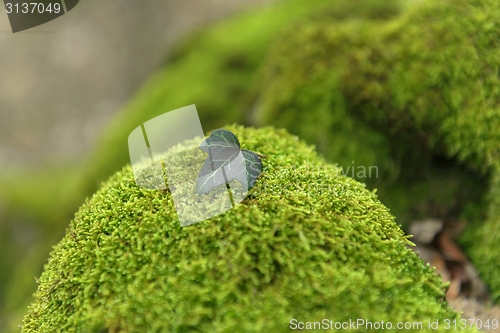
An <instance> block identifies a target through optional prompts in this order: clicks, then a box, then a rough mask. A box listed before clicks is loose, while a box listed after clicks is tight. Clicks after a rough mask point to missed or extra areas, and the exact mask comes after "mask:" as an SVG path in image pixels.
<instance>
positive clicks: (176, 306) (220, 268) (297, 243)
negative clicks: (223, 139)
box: [23, 125, 458, 332]
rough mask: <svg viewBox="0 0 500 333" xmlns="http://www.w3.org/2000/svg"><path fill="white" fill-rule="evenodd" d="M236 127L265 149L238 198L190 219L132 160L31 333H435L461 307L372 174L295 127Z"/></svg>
mask: <svg viewBox="0 0 500 333" xmlns="http://www.w3.org/2000/svg"><path fill="white" fill-rule="evenodd" d="M227 129H229V130H231V131H232V132H234V133H235V134H236V136H237V137H238V138H239V139H240V142H241V144H242V148H244V149H249V150H254V151H259V152H261V153H263V154H266V155H267V158H266V159H265V160H264V170H263V173H262V176H261V177H260V178H259V179H258V181H257V183H256V185H255V187H254V188H253V189H252V190H251V191H250V193H249V196H248V197H247V198H246V199H245V200H244V201H243V202H242V203H241V204H239V205H237V206H236V207H235V208H234V209H232V210H230V211H228V212H226V213H225V214H223V215H219V216H217V217H214V218H212V219H210V220H208V221H203V222H200V223H197V224H194V225H192V226H190V227H184V228H182V227H180V225H179V223H178V221H177V218H176V213H175V210H174V207H173V201H172V199H171V196H170V193H169V192H168V191H153V190H146V189H142V188H139V187H137V186H136V184H135V182H134V178H133V175H132V172H131V169H130V167H129V166H127V167H125V168H124V169H123V170H122V171H121V172H118V173H117V174H115V175H114V176H113V177H111V179H109V180H108V181H107V182H106V183H105V184H104V185H103V187H102V188H101V189H100V190H99V191H98V192H97V193H96V194H95V195H94V196H93V197H92V198H91V199H89V200H87V201H86V202H85V204H84V205H83V206H82V207H81V208H80V210H79V212H78V213H77V214H76V216H75V219H74V220H73V221H71V223H70V225H69V227H68V229H67V231H66V235H65V237H64V238H63V240H62V241H61V242H60V243H59V244H58V245H57V246H56V247H55V248H54V251H53V252H52V253H51V256H50V259H49V262H48V264H47V265H46V266H45V270H44V273H43V274H42V276H41V277H40V280H39V288H38V291H37V293H36V295H35V302H34V303H33V304H32V306H31V307H30V310H29V314H28V315H27V316H26V317H25V320H24V323H25V324H24V328H23V332H55V331H64V332H75V331H76V332H92V331H100V330H107V331H110V332H155V331H168V332H285V331H288V330H289V327H290V326H289V325H290V320H291V319H292V318H296V319H297V320H299V321H319V320H322V319H323V318H329V319H331V320H334V321H349V319H353V318H365V319H366V320H371V321H382V320H384V321H385V322H387V321H393V322H394V323H395V322H397V321H402V322H410V321H422V322H424V330H423V331H425V328H426V326H425V324H427V322H428V320H429V319H431V320H435V319H439V320H443V319H445V318H449V319H454V318H458V316H457V315H456V314H455V313H453V311H451V310H450V309H448V308H447V307H446V304H445V302H444V301H443V299H444V289H443V285H442V281H441V279H440V278H439V277H438V276H437V275H435V274H434V271H433V269H431V268H430V267H429V266H428V265H425V264H424V263H423V262H422V261H421V260H420V259H419V258H418V256H417V255H416V254H415V253H414V252H413V251H411V250H410V249H408V248H407V244H409V242H408V240H407V236H405V235H404V233H403V232H402V230H401V229H400V228H399V227H398V226H397V225H396V224H395V223H394V217H393V216H392V215H391V214H390V213H389V211H388V209H387V208H385V207H384V206H383V205H382V204H381V203H380V201H379V200H378V199H377V197H376V195H375V194H374V193H372V192H370V191H368V190H366V189H365V185H363V184H361V183H358V182H356V181H355V180H353V179H351V178H349V177H345V176H342V175H340V174H339V169H338V168H337V167H336V166H333V165H329V164H326V163H325V162H324V161H323V160H322V159H321V158H319V157H318V156H317V155H316V153H315V152H314V150H313V148H312V147H308V146H306V145H305V144H304V143H302V142H300V141H299V140H298V139H297V138H296V137H294V136H291V135H289V134H288V133H287V132H285V131H284V130H274V129H273V128H263V129H258V130H256V129H251V128H244V127H241V126H234V125H233V126H228V127H227ZM359 331H367V330H366V329H364V328H359ZM417 331H422V330H417ZM442 331H444V330H442Z"/></svg>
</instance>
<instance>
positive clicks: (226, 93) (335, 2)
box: [0, 0, 399, 331]
mask: <svg viewBox="0 0 500 333" xmlns="http://www.w3.org/2000/svg"><path fill="white" fill-rule="evenodd" d="M398 3H399V1H398V0H394V1H393V0H363V1H356V2H353V1H350V0H316V1H314V2H304V1H302V0H286V1H277V2H276V3H273V4H272V5H270V6H266V7H265V8H262V9H253V10H250V11H248V12H245V13H241V14H239V15H236V16H234V17H231V18H228V19H224V20H221V21H219V22H217V23H216V24H212V25H210V26H207V27H202V29H199V31H196V32H194V33H193V34H191V36H190V37H189V38H187V39H186V40H184V41H182V42H181V43H180V45H178V47H177V50H176V51H175V53H174V54H173V55H171V56H169V58H168V60H166V63H165V68H163V69H161V70H160V71H159V72H158V73H156V74H155V75H153V76H152V77H151V79H150V80H149V81H148V82H147V83H146V84H145V85H144V86H143V87H142V88H141V89H140V91H139V92H138V94H137V96H135V97H134V98H133V99H132V100H131V102H130V103H129V105H128V106H127V107H126V108H125V109H124V110H123V112H120V114H118V115H117V117H116V118H115V119H114V121H113V122H112V123H111V124H110V126H108V127H107V128H106V129H105V131H103V135H102V138H101V139H99V140H97V144H96V146H95V149H94V150H93V152H92V154H90V155H89V156H85V158H84V161H82V163H81V164H79V165H78V166H75V165H58V166H55V167H53V168H47V169H43V170H39V169H37V170H31V169H29V170H16V173H15V174H13V173H9V174H5V173H3V174H2V175H0V187H1V189H2V191H1V192H2V193H0V195H1V196H4V199H5V201H6V203H7V204H8V206H7V208H8V209H9V215H8V216H7V217H6V218H5V219H4V224H2V226H5V228H4V229H5V230H10V229H11V227H10V226H11V225H12V226H17V225H19V220H21V219H22V220H27V222H26V228H27V229H30V230H35V231H37V232H39V237H38V238H37V239H36V240H35V241H33V242H32V243H31V247H29V248H23V249H16V250H15V253H17V254H18V255H17V257H16V258H12V257H9V258H5V259H4V258H2V257H0V266H1V267H2V272H4V277H2V275H1V274H0V295H4V292H5V297H6V301H5V307H6V311H7V312H8V315H9V316H10V317H11V318H9V320H8V321H9V327H11V328H12V331H15V330H16V329H17V326H18V325H19V321H20V319H19V318H20V317H19V316H17V315H16V314H15V312H19V311H21V312H24V308H25V306H26V305H27V304H28V303H29V301H30V299H31V297H30V295H31V294H32V292H33V290H34V288H35V287H36V286H35V284H34V282H33V278H32V277H33V276H38V275H39V274H40V271H41V269H42V266H43V262H44V260H45V258H46V256H47V254H48V252H49V251H50V249H51V245H52V244H54V243H55V242H57V241H58V240H60V238H61V237H62V235H63V232H64V228H65V227H66V224H67V221H68V220H69V219H71V217H72V216H73V215H74V212H75V211H76V209H77V208H78V206H79V204H80V203H81V202H82V201H83V200H84V198H85V197H86V196H89V195H91V194H92V193H94V192H95V191H96V189H97V187H98V186H99V184H100V183H101V182H102V181H103V180H105V179H107V178H108V177H109V176H110V175H111V174H113V173H114V172H116V171H118V170H120V169H121V167H122V166H123V165H124V164H125V163H127V161H128V160H129V156H128V151H127V147H126V144H124V143H125V142H126V141H127V137H128V135H129V134H130V132H131V131H132V130H133V129H134V128H135V127H136V126H137V124H140V123H142V122H144V121H146V120H149V119H151V118H153V117H155V116H158V115H160V114H162V113H164V112H167V111H170V110H173V109H176V108H179V107H183V106H186V105H190V104H193V103H194V104H196V105H197V107H198V111H199V113H200V117H201V120H202V123H203V126H204V128H205V130H211V129H215V128H217V127H220V126H222V125H224V124H226V123H232V122H238V123H245V122H246V113H247V111H248V110H250V109H252V106H253V105H254V103H255V100H256V98H257V96H258V95H259V94H260V93H259V89H260V88H259V73H260V70H259V68H260V66H261V65H262V63H263V61H264V59H265V55H266V53H267V51H268V49H269V47H270V46H271V45H272V44H273V43H274V42H273V40H274V38H275V36H277V35H278V34H279V32H281V31H283V30H284V29H285V28H286V27H287V26H288V25H290V24H291V23H292V22H297V21H302V20H309V19H311V17H312V19H314V20H318V19H321V20H323V21H330V22H335V21H342V20H348V19H351V18H353V17H356V18H365V17H371V18H379V19H383V18H387V17H389V16H393V15H395V14H396V13H397V12H398V10H399V7H398ZM26 215H27V216H28V217H29V218H25V216H26ZM7 226H8V227H7ZM0 247H2V248H3V249H5V250H4V252H5V253H11V252H12V248H13V246H12V244H11V243H10V242H5V243H4V244H3V245H0ZM12 259H15V260H12ZM15 263H18V264H17V268H16V267H14V265H15ZM6 280H8V281H6ZM4 286H5V287H4ZM0 297H2V296H0ZM0 307H1V305H0ZM2 312H3V311H2V309H1V308H0V317H2ZM0 322H1V320H0ZM1 329H2V327H1V323H0V330H1Z"/></svg>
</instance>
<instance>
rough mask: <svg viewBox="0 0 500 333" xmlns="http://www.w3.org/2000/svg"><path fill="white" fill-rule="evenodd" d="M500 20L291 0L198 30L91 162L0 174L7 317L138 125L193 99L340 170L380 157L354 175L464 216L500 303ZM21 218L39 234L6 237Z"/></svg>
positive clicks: (463, 1) (419, 211) (490, 15)
mask: <svg viewBox="0 0 500 333" xmlns="http://www.w3.org/2000/svg"><path fill="white" fill-rule="evenodd" d="M499 18H500V4H499V3H497V2H495V1H492V0H440V1H437V0H422V1H418V0H414V1H410V0H408V1H403V0H401V1H397V0H393V1H387V0H359V1H347V0H318V1H315V2H313V3H309V2H304V1H298V0H289V1H281V2H279V3H277V4H275V5H273V6H270V7H267V8H265V9H262V10H259V11H252V12H248V13H245V14H241V15H238V16H237V17H234V18H231V19H229V20H225V21H223V22H219V23H217V24H214V25H212V26H211V27H209V28H205V29H203V30H200V31H197V32H194V33H192V34H191V35H190V36H189V37H187V38H186V39H185V40H184V41H183V42H181V43H180V44H179V45H178V47H177V48H176V50H175V52H173V54H171V55H170V56H169V57H168V59H167V61H166V62H165V66H164V68H163V69H162V70H160V71H159V72H158V73H157V74H155V75H154V76H153V77H151V78H150V79H149V81H148V82H146V83H145V84H144V86H143V87H142V88H141V89H140V91H139V92H138V94H137V95H136V96H135V97H134V98H133V99H132V100H131V101H130V103H129V105H128V106H127V107H126V108H125V109H124V110H123V111H122V112H121V113H120V114H118V115H117V116H116V117H115V119H114V121H112V122H111V124H110V125H109V126H108V127H107V129H106V130H105V131H104V133H103V134H102V137H101V138H100V140H99V141H98V144H97V145H96V146H95V149H94V150H93V152H92V154H91V155H90V156H89V157H88V158H87V159H86V161H85V162H84V163H82V164H80V165H78V166H75V165H64V166H59V167H54V168H47V169H44V170H38V171H31V170H30V171H26V170H19V171H18V172H16V174H13V173H10V174H8V175H0V186H1V188H2V195H3V196H4V200H5V202H6V203H7V206H6V207H4V209H3V210H1V211H2V212H3V214H4V215H5V216H1V217H0V218H1V219H2V221H3V223H2V224H1V225H0V228H3V229H4V230H0V235H2V236H1V237H3V239H1V241H2V243H1V245H0V246H1V247H2V252H1V253H2V255H1V257H0V265H1V266H0V267H2V269H1V270H0V279H1V281H0V293H1V294H0V295H1V298H3V299H5V309H4V313H7V314H8V316H9V318H10V322H11V323H19V321H20V318H21V316H22V315H24V314H25V312H26V305H27V304H28V303H29V302H30V301H31V294H32V292H33V291H34V290H35V288H36V285H35V282H34V280H33V277H34V276H39V274H40V272H41V269H42V265H43V264H44V262H45V261H46V258H47V255H48V252H49V251H50V248H51V246H52V245H53V244H55V243H56V242H57V241H58V240H59V239H60V238H61V237H62V235H63V232H64V230H65V227H66V226H67V224H68V221H70V220H71V218H72V216H73V215H74V213H75V211H76V209H77V208H78V206H79V205H80V204H81V203H82V202H83V201H84V198H85V197H87V196H89V195H91V194H92V193H93V192H94V191H95V190H96V189H97V188H98V187H99V185H100V183H101V182H102V181H104V180H105V179H107V177H109V175H111V174H112V173H113V172H115V171H116V170H119V169H121V167H122V166H123V165H124V164H126V163H127V162H128V151H127V136H128V134H129V133H130V131H131V130H132V129H134V128H135V127H136V126H137V125H138V124H140V123H142V122H144V121H146V120H148V119H151V118H153V117H155V116H157V115H160V114H162V113H164V112H167V111H170V110H173V109H176V108H179V107H182V106H186V105H190V104H196V106H197V109H198V111H199V114H200V117H201V121H202V124H203V126H204V129H205V130H206V131H208V130H213V129H215V128H217V127H220V126H223V125H224V124H227V123H232V122H237V123H241V124H246V125H255V126H262V125H267V124H271V125H274V126H282V127H285V128H287V129H288V130H289V131H290V132H291V133H293V134H297V135H299V136H300V137H302V138H303V139H305V140H306V141H308V142H309V143H312V144H315V145H316V147H317V149H318V151H319V152H320V153H322V154H324V156H325V157H326V158H327V159H328V160H329V161H331V162H334V163H338V165H339V166H342V167H343V168H344V169H346V168H347V167H352V166H353V165H354V166H365V167H368V166H377V167H378V170H379V171H378V174H379V177H378V178H369V179H365V178H359V179H358V180H359V181H363V182H366V183H367V185H368V187H369V188H377V189H378V192H377V193H378V194H379V197H380V198H381V200H382V202H383V203H384V204H386V205H387V206H388V207H389V208H390V209H391V212H392V214H394V215H395V216H396V217H397V220H396V221H397V222H398V223H400V224H402V225H403V226H404V225H406V224H407V223H408V222H410V221H411V220H413V219H417V218H423V217H428V216H432V217H438V218H452V219H458V220H463V221H466V222H467V223H468V225H469V226H470V227H469V228H468V229H467V230H466V232H465V233H464V236H463V237H462V244H463V245H465V246H466V251H467V254H468V255H469V256H470V257H471V259H472V261H473V262H474V264H475V265H476V266H477V267H478V269H479V271H480V273H481V275H482V277H483V278H484V279H485V281H486V282H487V283H488V285H489V286H490V288H491V289H492V296H493V298H494V299H495V300H498V299H499V297H500V274H498V272H497V268H496V264H497V263H498V262H499V260H498V259H499V258H498V251H496V246H497V244H498V243H499V241H500V239H499V238H500V233H498V232H497V231H498V224H499V221H498V220H499V219H500V214H499V213H500V212H499V211H498V209H500V208H498V207H500V202H499V201H500V196H499V194H500V193H499V191H500V190H499V188H500V187H499V186H500V162H499V161H500V155H499V145H500V144H499V143H500V110H499V109H498V106H497V104H498V96H499V94H498V92H499V91H498V90H499V89H500V85H499V83H500V82H498V81H499V79H498V70H499V65H500V59H499V57H500V55H499V53H498V52H497V51H498V43H499V41H500V23H499V22H500V20H499ZM26 216H29V218H26ZM26 221H31V222H26ZM18 223H24V224H26V225H25V226H24V227H23V230H26V232H28V233H29V232H31V233H32V234H33V235H37V236H36V237H35V236H33V240H32V241H30V242H29V244H19V242H16V241H15V240H14V239H13V238H12V235H9V233H8V230H10V229H11V226H12V225H15V224H18ZM7 235H9V236H8V237H7ZM13 253H17V254H19V255H13Z"/></svg>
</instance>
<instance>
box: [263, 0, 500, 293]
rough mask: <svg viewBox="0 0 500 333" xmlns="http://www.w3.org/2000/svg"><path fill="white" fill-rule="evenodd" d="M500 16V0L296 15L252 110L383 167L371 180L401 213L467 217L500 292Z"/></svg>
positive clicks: (326, 147) (485, 271) (323, 147)
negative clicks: (391, 14) (374, 13)
mask: <svg viewBox="0 0 500 333" xmlns="http://www.w3.org/2000/svg"><path fill="white" fill-rule="evenodd" d="M499 18H500V3H499V2H497V1H493V0H446V1H422V2H421V3H420V4H416V5H414V6H413V7H412V8H410V9H409V10H408V11H407V12H405V13H404V14H403V15H401V16H400V17H397V18H396V19H394V20H391V21H385V22H380V21H366V20H365V21H350V22H344V23H342V24H338V25H331V24H325V23H324V22H320V23H315V22H307V23H305V24H304V23H302V24H299V25H297V26H296V27H294V28H293V29H290V31H289V32H288V33H285V34H283V35H282V36H281V38H280V39H279V40H280V42H279V43H277V44H276V46H275V48H274V49H273V50H272V51H271V53H270V55H269V56H268V64H267V70H266V78H265V81H266V82H267V83H266V85H265V86H264V87H263V88H262V91H263V94H262V95H261V99H260V105H259V106H258V111H257V112H256V115H255V119H256V121H257V123H259V124H277V125H279V126H284V127H286V128H288V129H290V131H291V132H292V133H294V134H298V135H300V136H301V137H303V138H305V139H306V140H308V141H309V142H313V143H315V144H316V145H317V147H318V149H319V150H320V151H321V152H323V153H324V154H325V155H326V157H327V158H328V159H330V160H333V161H338V162H339V164H340V165H348V164H349V163H350V160H351V159H353V160H355V161H359V163H360V164H365V165H378V166H379V167H380V174H381V178H380V179H378V182H377V181H375V182H371V180H368V183H369V184H370V185H372V186H373V185H376V186H377V187H378V188H379V192H378V193H379V194H380V196H381V199H382V201H383V202H384V203H387V204H388V206H389V207H391V209H392V210H393V212H395V213H396V216H398V218H399V217H401V218H405V217H406V221H409V220H410V219H411V218H416V217H417V218H418V217H420V216H419V214H420V215H424V216H425V215H427V216H437V217H455V218H466V219H467V222H468V223H469V225H470V227H469V230H468V231H467V232H466V235H465V236H464V244H466V245H467V250H468V254H469V255H470V256H471V258H472V259H473V262H474V263H475V264H476V265H477V266H478V268H479V270H480V272H481V275H482V277H483V278H484V279H485V280H486V281H487V283H488V285H489V286H490V288H491V289H492V294H493V298H494V299H496V300H499V299H500V273H499V272H498V269H497V267H498V266H497V265H498V262H500V260H499V259H500V258H499V257H498V252H497V251H496V250H495V249H496V247H497V244H498V241H499V238H498V237H499V236H497V235H498V233H497V232H496V231H498V228H499V224H500V218H499V216H500V215H499V214H498V211H497V208H496V207H498V206H499V203H500V201H499V200H500V199H499V196H498V192H499V190H500V189H499V182H498V178H499V177H500V176H499V172H500V171H499V170H500V167H499V165H500V109H499V107H498V96H499V89H500V88H499V87H500V78H499V76H498V69H499V67H500V54H499V53H498V47H499V43H500V33H499V31H500V29H499V28H500V26H499V23H498V22H500V21H499ZM344 125H345V126H344ZM351 141H352V142H354V144H351ZM351 146H353V147H355V149H354V150H353V151H352V152H349V151H347V150H346V149H345V147H351ZM443 161H445V162H446V163H447V164H448V165H447V166H446V167H445V168H443ZM393 180H395V181H394V182H393ZM370 182H371V183H370ZM433 206H434V207H433ZM436 208H437V209H436ZM419 212H420V213H419ZM422 213H423V214H422ZM399 221H402V222H406V221H405V220H403V219H402V220H399Z"/></svg>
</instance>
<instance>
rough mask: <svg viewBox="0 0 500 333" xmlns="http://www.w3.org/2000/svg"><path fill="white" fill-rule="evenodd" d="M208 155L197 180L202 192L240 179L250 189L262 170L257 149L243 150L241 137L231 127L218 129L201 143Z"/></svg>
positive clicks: (199, 191) (198, 190) (197, 187)
mask: <svg viewBox="0 0 500 333" xmlns="http://www.w3.org/2000/svg"><path fill="white" fill-rule="evenodd" d="M200 149H201V150H203V151H205V152H207V153H208V156H207V159H206V160H205V163H204V164H203V167H202V168H201V171H200V173H199V175H198V179H197V181H196V191H197V192H198V193H199V194H203V193H208V192H210V191H211V190H213V189H214V188H216V187H218V186H220V185H222V184H228V183H229V182H230V181H231V180H233V179H236V180H237V181H239V182H240V183H241V185H242V186H243V188H244V189H246V190H249V189H251V188H252V187H253V186H254V185H255V182H256V181H257V177H259V175H260V174H261V173H262V162H261V161H260V158H259V157H258V156H257V154H255V153H254V152H251V151H249V150H241V148H240V142H239V141H238V138H237V137H236V136H235V135H234V134H233V133H232V132H230V131H228V130H225V129H221V128H220V129H217V130H215V131H213V132H212V134H211V135H210V136H209V137H208V138H207V139H206V140H205V141H203V143H202V144H201V145H200Z"/></svg>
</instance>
